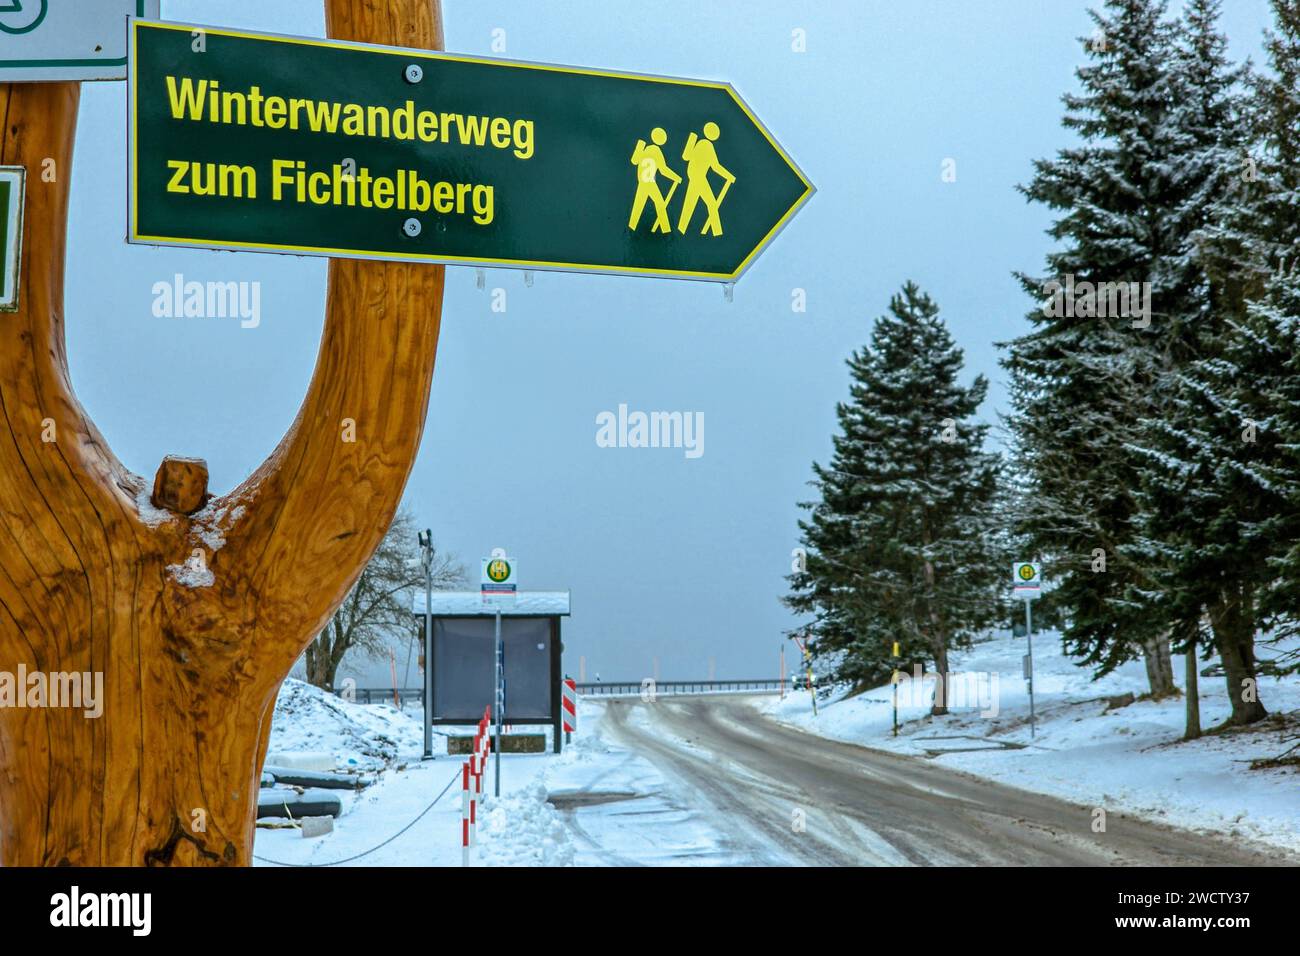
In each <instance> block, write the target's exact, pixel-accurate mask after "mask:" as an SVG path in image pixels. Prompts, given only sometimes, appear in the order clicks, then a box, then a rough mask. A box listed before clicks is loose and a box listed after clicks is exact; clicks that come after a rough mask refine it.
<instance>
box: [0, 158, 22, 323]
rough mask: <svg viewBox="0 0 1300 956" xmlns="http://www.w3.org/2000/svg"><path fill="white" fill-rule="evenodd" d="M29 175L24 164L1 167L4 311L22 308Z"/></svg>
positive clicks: (0, 297) (0, 308) (0, 301)
mask: <svg viewBox="0 0 1300 956" xmlns="http://www.w3.org/2000/svg"><path fill="white" fill-rule="evenodd" d="M26 178H27V171H26V170H25V169H24V168H23V167H22V166H0V228H2V229H3V231H0V312H14V311H17V309H18V280H19V277H20V274H21V272H20V266H21V264H22V247H23V197H24V190H25V188H26V186H25V183H26Z"/></svg>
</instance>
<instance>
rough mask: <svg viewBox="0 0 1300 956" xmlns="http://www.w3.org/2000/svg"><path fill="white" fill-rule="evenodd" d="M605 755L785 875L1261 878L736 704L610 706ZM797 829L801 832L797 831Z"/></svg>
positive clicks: (1252, 852) (1154, 837)
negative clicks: (796, 869) (633, 759)
mask: <svg viewBox="0 0 1300 956" xmlns="http://www.w3.org/2000/svg"><path fill="white" fill-rule="evenodd" d="M603 724H604V731H605V733H606V734H607V735H608V737H609V739H610V740H611V742H616V743H618V744H620V745H622V746H625V747H627V748H628V749H629V750H631V751H634V752H636V753H638V754H640V755H641V756H643V757H645V758H646V759H648V760H649V761H650V762H651V763H653V764H654V765H655V766H656V767H657V768H658V769H659V770H660V771H661V772H662V773H663V775H664V776H665V778H667V779H668V780H669V781H670V782H671V783H672V784H673V786H674V789H676V790H677V791H678V793H677V796H678V798H679V799H682V800H688V801H689V802H690V803H691V804H692V805H693V806H694V807H695V808H697V809H700V810H702V811H703V815H704V816H705V817H706V818H707V820H708V822H709V823H710V824H711V825H712V826H713V827H715V828H716V829H717V830H718V831H719V832H720V833H721V834H722V837H723V840H724V842H725V844H726V847H725V848H726V850H727V851H729V852H730V853H734V854H735V855H736V856H738V857H741V858H744V859H748V860H752V861H753V862H755V863H759V864H769V865H783V864H796V865H799V864H802V865H869V866H870V865H876V866H889V865H903V866H907V865H922V866H926V865H1070V866H1097V865H1100V866H1106V865H1188V864H1190V865H1197V864H1202V865H1254V866H1258V865H1267V864H1276V863H1295V862H1296V861H1294V860H1290V859H1286V858H1284V857H1282V856H1281V855H1280V853H1279V852H1277V851H1273V852H1270V851H1268V850H1265V849H1260V848H1255V847H1252V846H1248V845H1244V844H1240V843H1227V842H1224V841H1220V840H1217V839H1214V838H1211V837H1207V836H1203V835H1200V834H1197V833H1192V832H1190V831H1184V830H1176V829H1173V828H1169V827H1165V826H1161V825H1159V824H1154V823H1148V822H1144V821H1140V820H1135V819H1132V818H1128V817H1124V816H1123V815H1121V814H1119V813H1115V812H1112V813H1110V814H1109V815H1108V818H1107V820H1106V831H1105V832H1104V833H1094V832H1093V829H1092V824H1093V809H1092V808H1090V807H1082V806H1077V805H1074V804H1071V803H1067V802H1065V801H1062V800H1058V799H1056V798H1053V797H1047V796H1042V795H1039V794H1033V793H1029V792H1027V791H1024V790H1017V789H1013V788H1010V787H1006V786H1003V785H1001V784H997V783H992V782H989V781H986V780H981V779H979V778H976V777H973V776H969V775H966V774H963V773H960V772H957V771H953V770H951V769H950V768H947V767H944V766H942V765H939V764H936V763H932V762H929V761H926V760H923V759H920V758H914V757H906V756H900V755H896V754H889V753H885V752H882V751H878V750H869V749H866V748H863V747H858V746H855V745H852V744H847V743H842V742H838V741H834V740H828V739H825V738H821V737H815V736H812V735H809V734H805V733H803V732H801V731H799V730H796V729H794V728H791V727H789V726H785V725H782V724H779V723H776V722H775V721H773V720H771V719H769V718H767V717H765V716H763V715H762V714H761V713H759V712H758V711H757V710H756V709H755V708H754V707H753V706H752V704H751V703H750V702H749V701H747V700H746V699H745V698H743V697H742V698H737V697H694V698H660V699H659V700H658V701H657V702H654V703H649V704H646V703H642V702H641V701H639V700H630V701H617V700H611V701H610V702H608V703H607V704H606V705H605V715H604V720H603ZM800 821H802V830H800V826H799V824H800Z"/></svg>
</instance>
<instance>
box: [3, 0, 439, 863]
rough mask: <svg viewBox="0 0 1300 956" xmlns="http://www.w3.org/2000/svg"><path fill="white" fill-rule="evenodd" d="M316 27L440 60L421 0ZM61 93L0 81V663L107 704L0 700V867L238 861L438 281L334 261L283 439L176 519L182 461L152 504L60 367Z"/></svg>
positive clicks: (399, 472)
mask: <svg viewBox="0 0 1300 956" xmlns="http://www.w3.org/2000/svg"><path fill="white" fill-rule="evenodd" d="M326 21H327V24H328V30H329V34H330V36H332V37H337V38H340V39H345V40H362V41H370V42H378V43H387V44H393V45H399V46H412V47H423V48H426V49H440V48H441V46H442V27H441V20H440V12H439V9H438V3H437V0H383V2H369V3H357V2H355V0H327V2H326ZM78 98H79V87H78V85H77V84H76V83H31V84H9V85H3V86H0V101H2V105H3V110H4V116H3V120H4V136H3V146H2V147H0V153H2V155H0V162H3V163H4V164H10V165H21V166H25V167H26V168H27V170H28V178H27V199H26V215H25V223H24V229H25V236H24V241H23V257H22V286H21V295H20V309H19V311H18V312H17V313H14V314H0V671H9V672H11V673H14V672H17V671H18V669H19V666H20V665H22V666H25V669H26V671H27V672H28V673H43V674H50V673H52V672H65V673H69V672H77V673H88V674H91V675H94V674H102V679H103V701H102V707H103V712H102V715H100V716H98V717H93V716H87V715H86V712H85V710H84V709H74V708H71V707H49V706H45V707H18V706H4V707H0V865H4V866H22V865H59V864H74V865H82V866H116V865H128V866H140V865H244V864H248V863H249V862H250V859H251V851H252V842H253V824H254V814H255V809H256V798H257V789H258V777H259V771H260V768H261V764H262V761H263V759H264V758H265V755H266V746H267V738H268V734H269V732H270V718H271V709H272V706H273V704H274V701H275V695H276V691H277V690H278V689H279V687H280V683H281V682H282V681H283V680H284V677H285V675H286V674H287V673H288V671H289V668H290V667H291V666H292V665H293V662H294V661H295V660H296V659H297V657H298V655H299V654H300V652H301V651H302V649H303V648H304V647H305V646H306V644H307V643H308V642H309V641H310V640H311V639H312V637H313V636H314V635H315V634H316V632H317V631H318V630H319V629H320V628H321V627H322V626H323V624H324V622H325V621H326V620H327V619H328V617H329V616H330V614H332V613H333V611H334V609H335V607H336V606H337V605H338V603H339V602H340V601H341V600H342V598H343V596H344V594H345V593H346V592H347V589H348V588H349V587H350V586H351V584H352V582H353V581H354V580H355V578H356V576H357V575H358V574H359V573H360V570H361V567H362V565H363V564H364V563H365V561H366V560H367V558H369V556H370V554H371V552H372V551H373V550H374V548H375V547H376V545H377V544H378V542H379V540H380V538H381V537H382V535H383V533H384V530H385V529H386V528H387V526H388V523H389V521H390V520H391V518H392V516H393V513H394V512H395V511H396V509H397V506H398V502H399V499H400V498H401V494H402V489H403V487H404V485H405V483H406V479H407V476H408V475H409V473H410V469H411V465H412V463H413V461H414V459H415V454H416V450H417V448H418V446H419V441H420V433H421V430H422V428H423V425H424V418H425V412H426V410H427V406H428V399H429V384H430V380H431V378H432V375H433V362H434V353H435V350H436V347H437V342H438V327H439V318H440V315H441V307H442V288H443V269H442V267H441V266H430V265H405V264H390V263H379V262H360V261H352V260H335V261H332V262H331V263H330V270H329V300H328V305H327V307H326V316H325V328H324V333H323V337H322V341H321V349H320V355H319V357H318V358H317V362H316V371H315V374H314V375H313V376H312V381H311V385H310V386H309V388H308V391H307V397H306V399H305V401H304V402H303V405H302V408H301V410H300V411H299V413H298V417H297V419H296V420H295V421H294V423H293V425H292V426H291V427H290V428H289V431H288V433H287V434H286V435H285V437H284V439H283V440H282V441H281V442H280V445H279V446H278V447H277V448H276V450H275V451H274V453H272V455H271V456H270V458H268V459H267V460H266V462H265V463H263V465H262V466H261V467H260V468H259V469H258V470H257V471H256V472H255V473H254V474H253V475H252V476H251V477H250V478H249V479H248V480H247V481H245V482H244V483H243V484H242V485H240V486H239V487H238V488H236V489H235V490H234V491H233V492H231V493H230V494H228V495H226V496H224V497H222V498H218V499H213V500H208V501H207V503H206V504H202V505H201V507H200V508H199V510H198V511H196V512H194V513H193V514H186V513H184V512H185V511H186V510H187V509H188V508H189V506H190V505H191V504H193V502H194V500H195V499H194V497H193V495H194V493H195V489H196V488H197V481H198V477H199V476H198V471H197V468H196V467H195V466H193V465H169V466H167V470H168V472H169V475H170V477H169V478H168V479H167V481H165V482H163V484H166V485H167V487H168V488H169V489H170V491H168V492H167V493H166V494H163V495H162V496H161V497H160V498H159V499H158V502H159V504H158V505H155V504H154V503H153V502H152V501H151V499H152V498H153V497H154V495H153V491H154V482H153V481H151V480H147V479H145V478H142V477H140V476H137V475H133V474H131V473H130V472H128V471H127V470H126V469H125V468H124V467H123V466H122V465H121V463H120V462H119V461H118V460H117V458H116V457H114V455H113V453H112V451H111V450H110V449H109V447H108V444H107V443H106V442H105V441H104V438H103V436H101V435H100V433H99V432H98V431H97V430H96V428H95V426H94V424H93V423H92V422H91V421H90V419H89V418H88V417H87V415H86V413H85V411H84V410H83V409H82V408H81V406H80V405H79V404H78V402H77V399H76V396H75V395H74V394H73V392H72V386H71V383H70V381H69V377H68V369H67V356H66V352H65V346H64V325H63V281H64V240H65V233H66V221H67V211H68V186H69V181H70V178H71V175H70V174H71V163H72V141H73V134H74V131H75V127H76V119H77V104H78ZM47 159H49V160H53V167H49V166H48V165H46V164H45V161H46V160H47ZM47 168H52V170H53V172H54V179H53V181H52V182H49V181H44V180H43V178H42V176H41V173H42V171H43V170H44V169H47ZM345 419H351V420H352V422H354V423H355V425H354V428H355V441H345V440H343V439H344V436H345V431H344V420H345ZM47 420H48V421H47ZM50 438H53V440H52V441H51V440H49V439H50ZM169 482H170V483H169ZM204 485H205V482H204ZM205 492H206V488H205V487H204V489H203V490H202V491H199V495H200V499H199V500H200V504H201V499H202V496H203V495H204V494H205ZM169 495H170V496H171V497H169ZM160 506H161V507H160ZM173 509H174V510H173Z"/></svg>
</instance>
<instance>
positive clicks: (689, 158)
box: [677, 120, 736, 236]
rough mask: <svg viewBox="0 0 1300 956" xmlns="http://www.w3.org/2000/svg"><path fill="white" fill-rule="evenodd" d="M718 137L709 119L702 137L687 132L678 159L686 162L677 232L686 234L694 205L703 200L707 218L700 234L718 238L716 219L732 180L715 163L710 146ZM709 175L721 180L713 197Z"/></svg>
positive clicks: (718, 231) (717, 163) (719, 221)
mask: <svg viewBox="0 0 1300 956" xmlns="http://www.w3.org/2000/svg"><path fill="white" fill-rule="evenodd" d="M720 135H721V131H720V130H719V129H718V124H717V123H714V122H713V121H712V120H710V121H709V122H707V123H705V124H704V136H703V138H701V137H698V136H696V135H695V134H694V133H691V135H690V138H689V139H687V140H686V148H685V149H683V150H682V159H684V160H686V198H685V199H684V200H682V214H681V216H680V217H679V218H678V220H677V231H678V232H682V233H684V232H686V228H687V226H689V225H690V224H691V219H692V218H694V216H695V204H696V203H698V202H700V201H701V200H703V201H704V208H705V209H706V210H708V217H707V218H706V219H705V220H704V228H703V229H701V230H700V234H701V235H705V236H707V235H714V236H720V235H722V220H721V219H720V218H719V216H718V210H719V208H720V207H721V206H722V200H724V199H725V198H727V190H728V189H730V188H731V184H732V183H734V182H735V181H736V177H735V176H733V175H732V174H731V172H730V170H728V169H727V168H726V167H725V166H723V165H722V164H721V163H720V162H718V153H717V150H715V149H714V148H713V144H714V142H715V141H716V140H717V138H718V136H720ZM711 172H713V173H717V174H718V175H719V176H721V177H722V178H723V184H722V192H720V193H718V194H717V195H716V196H715V195H714V194H713V184H712V183H710V182H709V173H711Z"/></svg>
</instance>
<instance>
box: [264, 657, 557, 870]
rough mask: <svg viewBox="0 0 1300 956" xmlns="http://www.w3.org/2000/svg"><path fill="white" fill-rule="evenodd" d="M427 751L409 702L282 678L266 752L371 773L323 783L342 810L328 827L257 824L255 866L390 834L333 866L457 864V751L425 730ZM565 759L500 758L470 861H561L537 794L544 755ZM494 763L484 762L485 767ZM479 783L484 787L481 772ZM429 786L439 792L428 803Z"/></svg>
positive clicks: (330, 853)
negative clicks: (356, 698)
mask: <svg viewBox="0 0 1300 956" xmlns="http://www.w3.org/2000/svg"><path fill="white" fill-rule="evenodd" d="M455 732H456V733H465V732H472V729H471V728H456V729H455ZM433 749H434V752H435V754H437V756H436V757H435V759H433V760H428V761H422V760H421V759H420V756H421V754H422V753H423V752H424V731H423V729H422V724H421V722H420V711H419V709H418V708H417V709H415V710H412V709H410V708H408V709H407V710H406V712H404V713H403V712H399V711H398V710H396V709H395V708H394V707H392V706H390V705H387V704H371V705H367V704H354V703H349V702H347V701H344V700H341V699H340V698H338V697H335V696H333V695H331V694H326V693H324V692H323V691H320V690H317V689H316V688H314V687H311V686H310V685H308V684H304V683H303V682H301V681H296V680H287V681H285V684H284V686H283V687H282V688H281V691H280V697H279V699H278V700H277V701H276V708H275V717H274V720H273V723H272V726H271V742H270V747H269V754H270V756H271V757H272V758H274V757H275V756H276V755H284V754H288V755H294V754H305V753H328V754H332V755H333V756H334V758H335V766H336V767H337V769H339V770H354V769H355V770H363V771H366V772H367V775H368V776H371V777H377V781H376V782H375V783H374V785H372V786H370V787H367V788H366V789H364V790H360V791H355V792H354V791H349V790H340V791H333V792H335V793H338V794H339V795H340V796H341V797H342V800H343V813H342V815H341V816H340V817H339V818H338V819H336V820H335V821H334V831H333V832H332V833H329V834H326V835H324V836H320V837H313V838H306V839H305V838H303V836H302V835H301V833H300V831H299V830H297V829H267V828H264V827H258V829H257V835H256V840H255V844H254V848H253V852H254V855H255V857H256V859H255V863H256V865H258V866H271V865H275V863H285V864H294V865H313V866H322V865H327V864H334V863H337V862H338V861H343V860H346V859H347V858H349V857H352V856H354V855H356V854H360V853H363V852H364V851H367V850H371V849H372V848H374V847H376V846H379V845H380V844H383V843H384V841H386V840H390V838H391V842H388V843H387V844H385V845H383V846H382V847H380V848H379V849H377V850H374V852H370V853H367V854H366V855H364V856H361V857H359V858H358V859H356V860H352V861H349V863H348V864H343V865H355V866H460V865H461V837H460V832H461V828H460V817H461V765H462V763H463V762H464V758H461V757H449V756H447V747H446V737H445V736H444V735H442V734H439V733H435V735H434V747H433ZM566 758H567V759H572V758H571V757H569V755H564V756H562V757H555V756H552V755H550V754H507V755H506V758H505V760H504V761H503V762H502V765H501V794H502V795H501V798H500V799H499V800H494V799H491V798H490V797H489V798H488V799H487V800H486V801H485V805H484V806H483V807H482V808H480V810H479V813H480V814H481V817H480V821H479V845H478V846H477V847H475V848H474V850H473V856H472V861H473V863H474V865H480V864H506V865H563V864H565V863H568V862H570V860H571V859H572V855H573V848H572V844H571V841H570V839H569V836H568V831H567V830H566V828H565V827H564V825H563V824H562V822H561V820H560V814H559V813H558V812H557V811H556V810H555V809H554V808H553V807H552V806H551V805H550V804H548V803H547V802H546V788H545V786H544V785H543V784H542V782H541V778H542V775H543V774H544V772H545V771H546V769H547V768H548V766H549V765H550V764H551V763H552V762H554V761H558V760H564V759H566ZM271 762H273V760H271V759H269V760H268V763H271ZM494 771H495V767H493V766H492V765H491V764H489V773H492V772H494ZM485 783H486V785H487V786H489V787H490V786H491V777H490V776H489V777H488V779H487V780H486V781H485ZM439 794H442V796H441V799H438V800H437V802H436V803H434V799H435V798H436V797H438V796H439ZM431 803H432V804H433V806H432V808H429V805H430V804H431ZM421 814H423V815H422V816H421ZM406 827H409V829H405V831H404V832H403V828H406ZM399 833H400V835H397V836H396V837H394V835H395V834H399Z"/></svg>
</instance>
